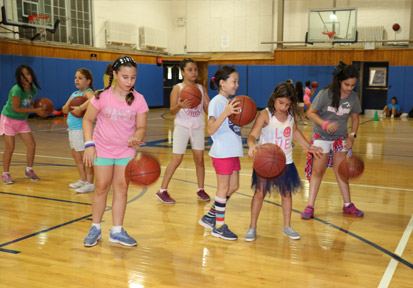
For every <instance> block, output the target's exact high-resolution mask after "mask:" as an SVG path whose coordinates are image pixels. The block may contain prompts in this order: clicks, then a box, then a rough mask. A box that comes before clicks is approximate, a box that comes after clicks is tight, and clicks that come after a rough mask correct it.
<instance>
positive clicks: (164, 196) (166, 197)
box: [155, 191, 175, 204]
mask: <svg viewBox="0 0 413 288" xmlns="http://www.w3.org/2000/svg"><path fill="white" fill-rule="evenodd" d="M155 196H156V197H158V199H159V200H161V201H162V202H163V203H165V204H175V200H174V199H173V198H172V197H171V196H170V195H169V193H168V191H164V192H161V191H158V192H156V194H155Z"/></svg>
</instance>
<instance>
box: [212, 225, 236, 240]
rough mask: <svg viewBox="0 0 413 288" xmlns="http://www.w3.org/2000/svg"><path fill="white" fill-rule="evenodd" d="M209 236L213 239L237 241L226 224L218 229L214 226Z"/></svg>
mask: <svg viewBox="0 0 413 288" xmlns="http://www.w3.org/2000/svg"><path fill="white" fill-rule="evenodd" d="M211 235H212V236H214V237H218V238H222V239H225V240H237V239H238V236H237V235H236V234H234V233H232V232H231V230H229V228H228V226H227V224H224V225H222V226H221V227H219V228H217V226H215V227H214V229H213V230H212V232H211Z"/></svg>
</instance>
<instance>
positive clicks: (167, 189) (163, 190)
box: [159, 188, 168, 193]
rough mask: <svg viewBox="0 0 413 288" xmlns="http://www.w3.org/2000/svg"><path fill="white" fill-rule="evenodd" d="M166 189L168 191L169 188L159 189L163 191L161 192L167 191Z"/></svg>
mask: <svg viewBox="0 0 413 288" xmlns="http://www.w3.org/2000/svg"><path fill="white" fill-rule="evenodd" d="M165 191H168V189H162V188H161V189H159V192H161V193H163V192H165Z"/></svg>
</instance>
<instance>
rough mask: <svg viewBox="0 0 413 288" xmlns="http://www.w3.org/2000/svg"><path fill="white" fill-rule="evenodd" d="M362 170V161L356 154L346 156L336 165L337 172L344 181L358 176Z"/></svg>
mask: <svg viewBox="0 0 413 288" xmlns="http://www.w3.org/2000/svg"><path fill="white" fill-rule="evenodd" d="M363 171H364V162H363V160H362V159H361V158H359V157H357V156H356V155H353V156H352V157H346V159H344V160H343V161H341V163H340V165H339V166H338V174H339V175H340V177H341V179H343V180H345V181H347V180H349V179H354V178H357V177H359V176H360V175H361V174H362V173H363Z"/></svg>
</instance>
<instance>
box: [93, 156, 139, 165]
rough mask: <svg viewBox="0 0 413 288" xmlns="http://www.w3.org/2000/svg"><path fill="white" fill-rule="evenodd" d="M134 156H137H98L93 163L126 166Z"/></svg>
mask: <svg viewBox="0 0 413 288" xmlns="http://www.w3.org/2000/svg"><path fill="white" fill-rule="evenodd" d="M133 157H135V156H131V157H126V158H120V159H112V158H103V157H97V158H98V159H97V160H96V159H95V160H94V161H93V165H95V166H112V165H119V166H126V165H127V164H128V162H129V161H130V160H131V159H132V158H133Z"/></svg>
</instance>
